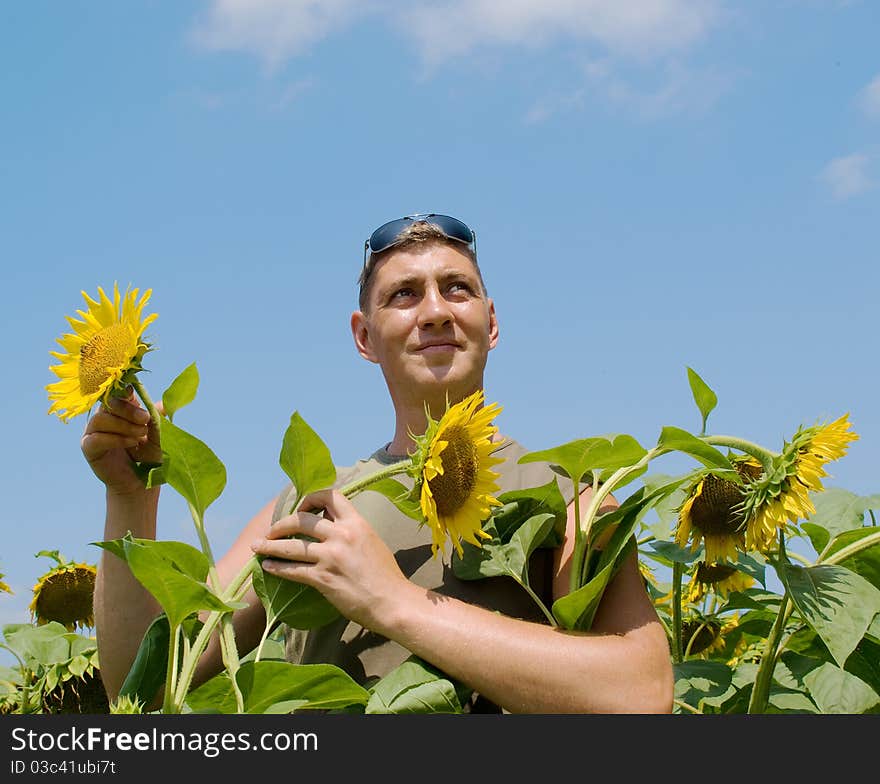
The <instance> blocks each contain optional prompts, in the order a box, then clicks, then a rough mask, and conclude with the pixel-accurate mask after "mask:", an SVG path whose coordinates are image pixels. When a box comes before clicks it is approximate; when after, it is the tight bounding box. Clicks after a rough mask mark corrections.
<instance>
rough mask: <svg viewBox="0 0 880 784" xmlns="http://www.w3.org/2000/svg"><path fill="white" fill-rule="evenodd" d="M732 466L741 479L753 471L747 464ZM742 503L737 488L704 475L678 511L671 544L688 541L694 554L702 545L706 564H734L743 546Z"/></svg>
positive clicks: (741, 494)
mask: <svg viewBox="0 0 880 784" xmlns="http://www.w3.org/2000/svg"><path fill="white" fill-rule="evenodd" d="M734 467H735V468H736V470H737V472H738V473H739V474H740V475H741V476H744V477H745V476H749V475H751V472H754V470H755V469H754V468H753V467H752V466H751V465H750V463H748V462H747V461H739V462H735V463H734ZM758 470H760V467H759V469H758ZM742 504H743V488H742V486H741V485H739V484H737V483H736V482H734V481H732V480H730V479H724V478H723V477H720V476H716V475H715V474H712V473H707V474H705V475H704V476H702V477H701V478H700V479H699V480H697V481H696V482H695V483H694V484H693V485H692V486H691V488H690V489H689V490H688V493H687V498H686V499H685V501H684V503H683V504H682V505H681V508H680V509H679V512H678V526H677V528H676V532H675V541H676V542H677V543H678V544H679V545H680V546H681V547H685V546H687V543H688V541H690V542H691V549H692V550H693V551H694V552H696V550H697V549H698V547H699V546H700V544H701V543H702V544H703V545H704V546H705V560H706V561H708V562H709V563H717V562H720V561H736V560H737V549H738V548H739V549H742V548H743V547H744V533H743V527H744V524H745V520H746V518H745V515H744V513H743V509H742Z"/></svg>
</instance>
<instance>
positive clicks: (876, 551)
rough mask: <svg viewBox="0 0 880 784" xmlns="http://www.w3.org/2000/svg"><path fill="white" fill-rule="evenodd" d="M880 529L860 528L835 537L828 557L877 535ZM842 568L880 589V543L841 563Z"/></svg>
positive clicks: (869, 546)
mask: <svg viewBox="0 0 880 784" xmlns="http://www.w3.org/2000/svg"><path fill="white" fill-rule="evenodd" d="M878 532H880V528H875V527H870V528H867V527H866V528H859V529H857V530H855V531H844V532H843V533H841V534H838V535H837V536H836V537H834V541H833V542H832V543H831V546H830V547H829V548H828V556H832V555H836V554H837V553H839V552H840V551H841V550H842V549H843V548H844V547H848V546H849V545H851V544H855V543H856V542H860V541H862V540H863V539H865V538H866V537H868V536H871V535H875V536H876V535H877V534H878ZM840 565H841V566H845V567H846V568H847V569H849V570H851V571H853V572H855V573H856V574H859V575H861V576H862V577H864V578H865V579H866V580H867V581H868V582H870V583H871V585H873V586H874V587H875V588H880V542H877V543H875V544H873V545H868V546H867V547H865V549H864V550H859V551H858V552H856V553H854V554H853V555H850V556H849V557H848V558H844V559H843V560H842V561H840Z"/></svg>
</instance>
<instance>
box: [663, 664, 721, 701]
mask: <svg viewBox="0 0 880 784" xmlns="http://www.w3.org/2000/svg"><path fill="white" fill-rule="evenodd" d="M673 671H674V673H675V698H676V699H678V700H681V701H682V702H684V703H687V704H688V705H690V706H691V707H693V708H698V709H699V708H700V703H701V701H702V700H704V699H708V698H720V697H726V696H727V695H728V693H729V690H730V687H731V685H732V677H733V673H732V672H731V669H730V667H728V666H727V665H726V664H722V663H721V662H716V661H708V660H707V661H703V660H700V659H692V660H690V661H685V662H680V663H677V664H673Z"/></svg>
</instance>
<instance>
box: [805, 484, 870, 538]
mask: <svg viewBox="0 0 880 784" xmlns="http://www.w3.org/2000/svg"><path fill="white" fill-rule="evenodd" d="M810 499H811V500H812V502H813V505H814V506H815V507H816V511H815V512H814V513H813V514H812V515H810V519H809V522H805V523H803V524H802V525H801V527H802V528H803V530H804V532H805V533H806V534H807V535H808V536H809V537H810V541H811V542H812V544H813V547H814V548H815V549H816V552H817V553H821V552H822V550H824V549H825V546H826V545H827V544H828V542H829V541H830V540H831V539H833V538H834V537H835V536H838V535H839V534H842V533H844V532H846V531H852V530H855V529H858V528H861V527H862V526H863V525H864V522H865V512H866V511H867V510H868V509H876V508H880V495H864V496H863V495H856V494H855V493H853V492H851V491H849V490H844V489H843V488H841V487H828V488H826V489H825V490H823V491H822V492H821V493H811V494H810Z"/></svg>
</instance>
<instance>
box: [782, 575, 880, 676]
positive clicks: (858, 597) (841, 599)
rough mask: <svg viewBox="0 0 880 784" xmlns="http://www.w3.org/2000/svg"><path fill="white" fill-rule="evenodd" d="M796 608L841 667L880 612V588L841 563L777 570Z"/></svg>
mask: <svg viewBox="0 0 880 784" xmlns="http://www.w3.org/2000/svg"><path fill="white" fill-rule="evenodd" d="M777 573H778V575H779V578H780V580H781V581H782V583H783V584H784V585H785V587H786V589H787V591H788V593H789V595H790V596H791V599H792V601H793V602H794V605H795V607H796V608H797V610H798V612H799V613H800V615H801V617H802V618H803V619H804V621H805V622H806V623H807V624H808V625H809V626H810V627H811V628H812V629H813V630H814V631H815V632H816V634H818V635H819V636H820V637H821V638H822V641H823V642H824V643H825V645H826V646H827V647H828V650H829V651H830V652H831V655H832V656H833V657H834V660H835V661H836V662H837V664H838V665H840V666H841V667H843V666H844V665H845V664H846V660H847V657H848V656H849V655H850V654H851V653H852V652H853V651H854V650H855V648H856V646H857V645H858V644H859V641H860V640H861V639H862V637H864V635H865V632H866V631H867V629H868V627H869V625H870V624H871V621H872V620H873V619H874V616H875V615H876V614H877V613H878V612H880V590H878V589H877V588H875V587H874V586H873V585H871V583H869V582H868V581H867V580H866V579H865V578H864V577H860V576H859V575H857V574H855V573H854V572H852V571H850V570H849V569H846V568H845V567H842V566H834V565H831V566H825V565H820V566H809V567H803V566H797V565H795V564H792V563H784V564H782V565H781V567H780V568H779V569H778V570H777Z"/></svg>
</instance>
